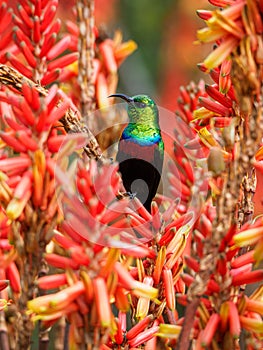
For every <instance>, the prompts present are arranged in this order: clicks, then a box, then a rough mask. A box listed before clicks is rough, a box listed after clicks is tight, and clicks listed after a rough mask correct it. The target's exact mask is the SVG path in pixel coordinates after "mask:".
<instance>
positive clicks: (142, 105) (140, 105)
mask: <svg viewBox="0 0 263 350" xmlns="http://www.w3.org/2000/svg"><path fill="white" fill-rule="evenodd" d="M135 106H136V107H138V108H145V107H146V106H147V105H146V103H144V102H135Z"/></svg>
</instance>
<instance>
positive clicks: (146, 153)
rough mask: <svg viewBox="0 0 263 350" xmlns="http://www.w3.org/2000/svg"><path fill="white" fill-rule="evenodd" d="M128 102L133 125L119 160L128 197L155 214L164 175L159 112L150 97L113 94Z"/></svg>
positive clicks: (123, 140)
mask: <svg viewBox="0 0 263 350" xmlns="http://www.w3.org/2000/svg"><path fill="white" fill-rule="evenodd" d="M109 97H119V98H121V99H123V100H124V101H126V102H127V112H128V117H129V123H128V125H127V126H126V128H125V129H124V130H123V132H122V135H121V137H120V140H119V143H118V152H117V156H116V160H117V162H118V163H119V171H120V173H121V175H122V181H123V185H124V187H125V190H126V191H127V193H128V194H130V195H132V196H136V197H137V198H139V200H140V201H141V203H142V204H143V205H144V207H145V208H146V209H147V210H148V211H149V212H151V202H152V199H153V198H154V196H155V194H156V192H157V189H158V186H159V183H160V179H161V174H162V168H163V158H164V143H163V140H162V135H161V130H160V126H159V111H158V108H157V106H156V104H155V102H154V101H153V100H152V99H151V98H150V97H149V96H147V95H136V96H133V97H129V96H127V95H124V94H119V93H117V94H113V95H110V96H109Z"/></svg>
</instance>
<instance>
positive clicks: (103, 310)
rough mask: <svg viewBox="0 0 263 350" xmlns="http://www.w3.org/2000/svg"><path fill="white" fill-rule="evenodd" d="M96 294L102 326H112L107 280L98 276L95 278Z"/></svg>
mask: <svg viewBox="0 0 263 350" xmlns="http://www.w3.org/2000/svg"><path fill="white" fill-rule="evenodd" d="M93 288H94V296H95V301H96V307H97V312H98V316H99V321H100V323H101V326H102V327H106V328H107V327H110V325H111V320H112V317H113V316H112V312H111V307H110V301H109V296H108V291H107V286H106V283H105V280H104V279H103V278H101V277H97V278H95V279H94V280H93Z"/></svg>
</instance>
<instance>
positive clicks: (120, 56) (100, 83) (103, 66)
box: [61, 21, 137, 108]
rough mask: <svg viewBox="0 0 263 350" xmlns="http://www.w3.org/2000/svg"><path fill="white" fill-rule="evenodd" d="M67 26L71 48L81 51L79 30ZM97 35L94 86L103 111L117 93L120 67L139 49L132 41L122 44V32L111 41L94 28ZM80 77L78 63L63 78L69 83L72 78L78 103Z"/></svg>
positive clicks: (68, 24)
mask: <svg viewBox="0 0 263 350" xmlns="http://www.w3.org/2000/svg"><path fill="white" fill-rule="evenodd" d="M66 25H67V30H68V32H69V33H70V37H71V49H72V50H73V51H76V50H77V48H78V37H79V28H78V27H77V25H76V24H75V23H73V22H70V21H68V22H67V24H66ZM94 35H95V48H94V49H95V58H94V60H93V83H94V85H95V92H96V96H95V97H96V105H97V108H104V107H107V106H109V105H110V104H112V102H113V100H112V99H108V98H107V97H108V96H109V95H111V94H113V93H115V92H116V87H117V83H118V74H117V71H118V67H119V66H120V65H121V64H122V62H123V61H124V60H125V59H126V58H127V57H128V56H129V55H130V54H132V53H133V51H134V50H136V48H137V45H136V43H135V42H134V41H133V40H129V41H126V42H122V33H121V32H120V31H116V32H115V35H114V37H113V38H112V39H111V38H109V37H108V36H107V35H106V34H105V33H102V32H101V31H100V30H98V29H97V28H94ZM77 75H78V67H77V64H73V65H71V66H69V67H68V68H67V69H65V72H64V74H63V76H62V77H61V81H62V82H65V83H66V84H68V82H69V80H70V79H73V85H74V86H73V88H72V94H73V96H72V98H73V101H74V103H76V104H77V101H78V100H79V93H78V91H79V87H78V84H77V82H76V77H77ZM74 81H75V83H74ZM77 105H78V104H77Z"/></svg>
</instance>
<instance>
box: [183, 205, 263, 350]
mask: <svg viewBox="0 0 263 350" xmlns="http://www.w3.org/2000/svg"><path fill="white" fill-rule="evenodd" d="M215 215H216V213H215V207H213V206H211V205H209V204H207V205H206V207H205V208H204V211H203V213H202V214H201V216H200V218H199V219H198V221H197V222H196V223H195V225H194V229H193V234H192V239H193V243H192V255H191V256H188V255H186V256H185V257H184V260H185V263H186V266H187V269H188V272H184V273H183V274H182V275H181V278H182V279H183V281H184V283H185V284H186V286H187V287H190V286H191V284H192V283H193V282H194V279H195V275H196V273H198V272H199V271H200V270H201V269H202V266H201V264H200V262H201V261H202V259H203V258H204V249H205V245H206V244H207V241H210V240H211V234H212V222H213V220H214V219H215ZM262 232H263V228H262V219H261V218H260V219H258V220H256V221H255V222H254V223H253V224H245V225H243V226H242V227H241V229H239V230H238V229H237V227H236V225H233V226H232V227H231V228H230V229H229V230H228V231H227V232H226V234H225V235H224V238H223V239H222V241H221V245H220V247H219V255H218V259H217V262H216V271H215V273H214V274H213V275H211V276H210V279H209V280H208V283H207V285H206V290H205V292H204V294H203V295H202V296H201V304H200V306H199V308H198V311H197V317H198V319H199V322H198V323H196V324H195V325H194V327H195V337H196V348H197V349H199V348H201V347H208V346H210V345H211V344H212V342H213V339H214V338H215V339H217V343H218V344H221V345H220V346H222V348H224V347H226V344H229V345H228V346H229V347H231V346H232V345H230V342H231V344H232V342H234V341H235V339H237V338H239V336H240V332H241V330H242V329H244V330H247V331H249V332H252V333H253V334H255V338H253V339H252V340H251V342H252V343H253V344H254V346H256V344H258V343H259V337H260V334H262V330H263V329H262V319H261V317H262V311H263V303H262V286H261V287H258V288H257V289H256V290H255V291H254V292H253V293H252V294H251V295H249V296H244V294H243V293H240V294H238V297H237V298H235V296H236V293H237V290H239V289H240V288H242V286H244V285H247V284H253V283H257V282H261V281H262V279H263V270H262V269H258V270H253V264H255V263H259V262H260V261H261V260H262V258H263V257H262V250H261V251H260V248H261V246H262ZM242 247H254V248H251V250H249V251H248V252H247V253H245V254H243V255H240V253H241V250H240V249H241V248H242ZM227 290H228V293H229V300H228V301H225V302H224V303H222V304H220V305H217V300H220V295H221V294H222V293H226V291H227ZM177 302H178V303H180V304H182V305H187V303H188V302H187V296H186V295H183V294H177ZM180 322H183V319H182V320H179V322H178V323H179V324H180Z"/></svg>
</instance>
